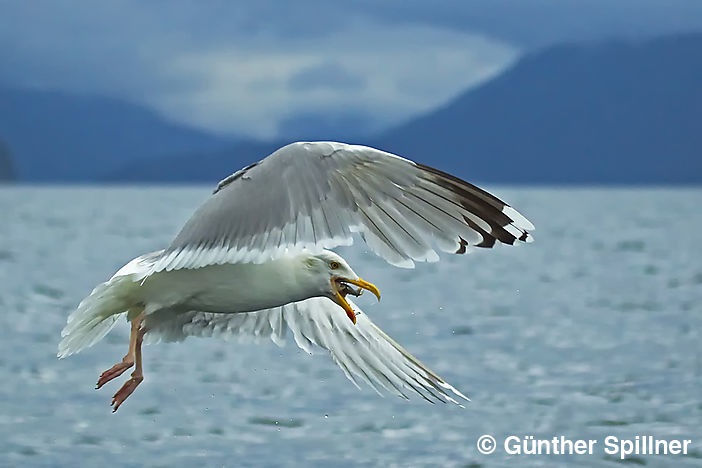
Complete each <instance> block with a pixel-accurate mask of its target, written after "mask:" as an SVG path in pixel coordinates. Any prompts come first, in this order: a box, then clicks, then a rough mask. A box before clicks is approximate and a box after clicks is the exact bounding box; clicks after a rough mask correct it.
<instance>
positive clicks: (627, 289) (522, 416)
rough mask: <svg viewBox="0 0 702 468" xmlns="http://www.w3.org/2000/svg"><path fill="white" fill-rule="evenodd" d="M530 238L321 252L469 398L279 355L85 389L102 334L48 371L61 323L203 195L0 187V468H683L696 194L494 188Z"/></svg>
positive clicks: (205, 344)
mask: <svg viewBox="0 0 702 468" xmlns="http://www.w3.org/2000/svg"><path fill="white" fill-rule="evenodd" d="M493 190H494V191H495V193H497V194H498V195H500V196H501V197H503V198H505V199H506V200H508V201H510V202H511V203H512V204H513V205H514V206H516V207H517V208H518V209H520V211H522V212H523V213H524V214H525V215H527V216H528V217H529V218H530V219H531V220H532V221H533V222H534V224H535V225H536V226H537V230H536V232H535V237H536V242H535V243H533V244H530V245H527V246H520V247H518V248H511V247H510V248H507V247H503V248H498V249H495V250H492V251H484V250H481V251H478V252H475V253H473V254H472V255H469V256H455V257H450V258H449V257H447V256H444V257H443V259H442V262H440V263H436V264H429V265H427V264H421V265H419V266H418V268H416V269H415V270H398V269H395V268H393V267H390V266H389V265H386V264H384V262H382V261H381V260H379V259H377V258H375V257H374V256H373V255H372V254H369V253H368V252H366V251H365V249H364V248H362V247H358V248H352V249H346V250H344V251H343V252H341V253H342V254H343V255H345V256H346V258H347V259H348V260H349V261H350V263H351V265H352V266H353V267H354V269H355V270H356V271H357V272H359V274H361V275H362V277H364V278H366V279H369V280H371V281H373V282H374V283H375V284H377V285H378V286H379V287H380V289H381V291H382V292H383V300H382V302H381V303H379V304H374V303H373V302H372V301H371V300H370V298H368V297H367V296H364V297H363V298H361V301H360V305H361V306H362V307H364V310H365V311H366V313H368V314H369V315H370V316H372V317H373V319H374V320H375V322H376V323H377V324H378V325H380V326H381V327H382V328H383V329H384V330H385V331H387V332H388V333H389V334H390V335H391V336H393V337H394V338H395V339H396V340H397V341H399V342H400V343H402V344H403V345H404V346H405V347H406V348H408V349H409V350H410V351H411V352H412V353H414V354H415V355H417V356H418V357H419V358H420V359H421V360H422V361H424V362H425V363H426V364H428V365H429V366H430V367H432V368H433V369H434V370H436V371H437V373H439V374H440V375H442V376H443V377H444V378H445V379H446V380H448V381H449V382H451V383H452V384H453V385H455V386H456V387H458V388H459V389H461V390H462V391H463V392H465V393H467V394H468V395H469V396H470V397H471V398H472V403H470V404H469V405H468V406H467V408H466V409H461V408H458V407H455V406H448V405H429V404H427V403H426V402H423V401H422V400H417V399H415V400H412V401H409V402H406V401H403V400H400V399H398V398H395V397H390V396H388V397H386V398H380V397H379V396H377V395H376V394H375V393H374V392H373V391H372V390H370V389H365V388H364V389H363V391H358V390H357V389H356V388H355V387H354V386H353V385H352V384H351V383H349V382H348V381H347V380H346V379H345V378H344V376H343V374H342V373H341V372H340V371H339V370H338V369H337V368H336V367H335V365H334V364H333V363H332V362H331V360H329V359H328V358H327V357H326V356H325V355H324V354H323V353H321V352H320V353H318V354H316V355H314V356H309V355H307V354H306V353H304V352H302V351H300V350H298V349H297V348H296V347H295V346H294V343H288V345H287V346H286V347H285V348H282V349H281V348H277V347H276V346H275V345H273V344H272V343H270V342H264V343H261V344H258V345H257V344H254V343H240V342H236V341H232V342H225V341H217V340H205V339H190V340H188V341H186V342H184V343H180V344H162V345H156V346H151V347H147V348H145V352H144V354H145V373H146V374H145V375H146V380H145V381H144V383H143V384H142V385H141V387H139V389H138V390H137V391H136V392H135V394H134V395H133V396H132V397H131V398H130V399H129V400H127V402H126V403H125V404H124V405H123V407H122V408H121V409H120V410H119V412H118V413H117V414H111V413H110V407H109V403H110V398H111V396H112V393H114V391H116V389H117V388H118V387H119V385H121V380H123V379H119V380H118V381H115V382H111V383H110V384H108V385H107V386H106V387H105V388H104V389H102V390H100V391H96V390H94V389H93V387H94V384H95V381H96V378H97V376H98V375H99V373H100V372H101V371H103V370H104V369H106V368H107V367H109V366H111V365H112V364H113V363H114V362H116V361H118V360H119V359H121V357H122V356H123V355H124V353H125V351H126V347H127V340H128V330H127V326H126V324H121V326H119V327H118V328H117V329H115V330H114V331H113V332H112V333H111V334H110V335H109V336H108V337H107V338H106V339H105V340H103V341H102V342H100V343H99V344H98V345H96V346H95V347H93V348H90V349H88V350H86V351H84V352H83V353H81V354H79V355H77V356H72V357H71V358H68V359H64V360H61V361H59V360H57V359H56V357H55V354H56V345H57V342H58V340H59V334H60V330H61V328H62V327H63V324H64V322H65V319H66V316H67V315H68V313H69V312H70V311H71V310H72V309H73V308H74V307H75V306H76V304H77V303H78V302H79V301H80V299H81V298H82V297H83V296H85V295H86V294H88V293H89V292H90V290H91V289H92V287H93V286H94V285H95V284H96V283H98V282H101V281H104V280H105V279H107V278H108V277H109V276H110V275H111V274H112V273H113V272H114V271H115V270H116V269H118V268H119V267H120V266H121V265H122V264H124V263H125V262H126V261H128V260H130V259H131V258H132V257H134V256H137V255H139V254H141V253H144V252H147V251H151V250H155V249H158V248H163V247H164V246H165V245H166V244H168V242H169V240H170V239H171V238H172V236H173V235H174V234H175V232H176V231H177V229H178V228H179V227H180V225H181V224H182V223H183V222H184V221H185V219H186V218H187V217H188V216H189V214H190V213H191V211H192V210H193V209H194V208H195V207H196V206H197V204H198V203H199V202H201V201H202V200H203V199H204V198H205V197H206V196H207V194H208V193H209V188H208V187H195V188H163V187H154V188H138V189H135V188H120V189H99V188H39V187H5V188H0V310H1V312H0V465H7V466H98V465H99V464H102V465H104V466H142V465H147V466H253V465H267V466H303V465H304V466H332V465H334V466H345V465H351V466H356V465H361V466H368V465H379V466H460V467H463V466H506V465H511V466H525V465H545V466H546V465H549V466H550V465H553V466H558V465H563V464H566V463H573V464H575V463H578V464H582V465H584V466H594V465H603V466H618V462H617V460H616V458H612V457H610V456H607V455H605V454H604V453H603V451H602V450H601V447H600V450H596V452H595V454H594V455H585V456H562V457H548V456H540V457H525V456H521V457H508V456H507V455H506V454H505V453H504V451H503V450H502V449H501V447H500V448H498V450H497V451H496V452H495V453H494V454H493V455H489V456H488V455H481V454H480V453H478V451H477V450H476V447H475V442H476V439H477V438H478V437H479V436H480V435H482V434H492V435H494V436H495V437H496V438H497V439H498V441H500V440H502V439H504V438H505V437H506V436H507V435H510V434H517V435H534V436H536V437H540V438H551V437H553V436H554V435H565V436H566V437H569V438H572V439H578V438H580V439H598V440H600V446H601V444H602V442H601V441H602V439H603V438H604V437H605V436H606V435H617V436H619V437H633V436H635V435H639V434H646V435H648V434H651V435H654V436H656V437H658V438H689V439H692V440H693V446H692V447H691V448H692V450H691V453H690V454H688V455H687V456H677V457H675V458H671V457H661V456H658V457H656V456H640V457H634V458H633V459H632V460H630V461H633V462H634V463H636V464H644V465H648V466H700V465H702V398H701V396H702V344H701V342H700V327H701V326H702V306H701V305H700V302H701V301H702V255H700V253H699V252H700V232H702V211H701V210H700V203H701V202H702V190H699V189H686V190H666V189H656V190H633V189H632V190H629V189H619V190H609V189H608V190H600V189H593V190H585V189H578V190H558V189H529V188H500V187H496V188H493Z"/></svg>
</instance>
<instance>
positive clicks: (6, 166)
mask: <svg viewBox="0 0 702 468" xmlns="http://www.w3.org/2000/svg"><path fill="white" fill-rule="evenodd" d="M14 179H15V168H14V166H13V164H12V157H11V156H10V150H9V149H8V148H7V145H5V144H4V143H3V142H2V140H0V182H7V181H9V180H14Z"/></svg>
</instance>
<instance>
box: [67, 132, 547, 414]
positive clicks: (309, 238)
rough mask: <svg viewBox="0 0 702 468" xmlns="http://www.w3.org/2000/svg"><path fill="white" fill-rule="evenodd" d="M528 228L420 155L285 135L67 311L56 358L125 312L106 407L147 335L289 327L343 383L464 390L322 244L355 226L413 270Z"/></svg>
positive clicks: (339, 241)
mask: <svg viewBox="0 0 702 468" xmlns="http://www.w3.org/2000/svg"><path fill="white" fill-rule="evenodd" d="M533 229H534V226H533V225H532V224H531V223H530V222H529V221H528V220H527V219H526V218H525V217H524V216H522V215H521V214H519V213H518V212H517V211H516V210H514V209H513V208H511V207H510V206H509V205H507V204H506V203H504V202H502V201H501V200H499V199H498V198H496V197H494V196H493V195H491V194H489V193H487V192H485V191H484V190H481V189H479V188H478V187H476V186H474V185H472V184H470V183H468V182H465V181H463V180H461V179H459V178H456V177H453V176H451V175H449V174H446V173H444V172H441V171H439V170H436V169H433V168H430V167H428V166H424V165H421V164H417V163H414V162H412V161H410V160H407V159H404V158H401V157H399V156H396V155H393V154H390V153H386V152H383V151H380V150H377V149H373V148H369V147H366V146H358V145H347V144H343V143H336V142H298V143H292V144H290V145H287V146H284V147H283V148H280V149H279V150H277V151H275V152H274V153H273V154H271V155H270V156H268V157H267V158H265V159H263V160H261V161H259V162H258V163H255V164H252V165H250V166H248V167H246V168H244V169H242V170H240V171H237V172H235V173H234V174H232V175H231V176H229V177H227V178H225V179H224V180H222V181H221V182H220V183H219V185H218V186H217V188H216V189H215V191H214V193H213V195H212V196H211V197H210V198H209V199H208V200H207V201H206V202H205V203H204V204H203V205H202V206H200V208H199V209H198V210H197V211H196V212H195V213H194V214H193V216H192V217H191V218H190V219H189V220H188V221H187V222H186V224H185V226H183V228H182V230H181V231H180V233H179V234H178V235H177V236H176V238H175V239H174V240H173V242H172V243H171V245H170V246H168V247H167V248H166V249H164V250H161V251H158V252H153V253H150V254H146V255H142V256H140V257H138V258H135V259H134V260H132V261H131V262H129V263H128V264H127V265H125V266H124V267H122V268H121V269H120V270H119V271H118V272H117V273H116V274H115V275H114V276H113V277H112V278H111V279H110V280H109V281H108V282H106V283H103V284H101V285H99V286H97V287H96V288H95V290H94V291H93V292H92V294H91V295H90V296H88V297H87V298H86V299H84V300H83V301H82V302H81V304H80V305H79V306H78V309H77V310H76V311H75V312H73V313H72V314H71V315H70V317H69V318H68V323H67V325H66V327H65V328H64V330H63V332H62V336H63V339H62V340H61V342H60V344H59V354H58V355H59V357H65V356H68V355H70V354H73V353H76V352H78V351H80V350H82V349H83V348H85V347H88V346H91V345H93V344H94V343H96V342H97V341H99V340H100V339H101V338H102V337H104V336H105V335H106V334H107V333H108V332H109V331H110V329H111V328H112V326H113V325H114V324H115V322H116V320H117V319H118V318H119V317H120V316H123V315H125V316H126V317H127V320H129V321H130V323H131V335H130V343H129V350H128V352H127V354H126V355H125V357H124V358H123V360H122V361H121V362H119V363H117V364H115V365H114V366H113V367H112V368H110V369H108V370H107V371H105V372H103V374H102V375H101V376H100V378H99V380H98V384H97V387H98V388H100V387H101V386H102V385H104V384H105V383H106V382H108V381H110V380H112V379H114V378H116V377H118V376H119V375H121V374H122V373H123V372H124V371H126V370H127V369H128V368H130V367H132V366H133V365H135V370H134V372H133V373H132V377H131V378H130V379H129V380H128V381H127V382H126V383H125V384H124V386H123V387H122V388H121V389H120V390H119V391H118V392H117V393H116V394H115V395H114V397H113V400H112V405H113V410H115V411H116V410H117V408H119V406H120V405H121V404H122V403H123V402H124V400H125V399H126V398H127V397H128V396H129V395H131V393H132V392H133V391H134V389H135V388H136V387H137V386H138V385H139V383H141V381H142V380H143V369H142V354H141V345H142V342H143V341H144V340H146V341H147V342H149V341H159V340H167V341H179V340H182V339H184V338H185V337H187V336H223V337H227V336H233V335H242V334H246V335H254V336H269V337H270V338H271V339H272V340H273V341H274V342H276V343H278V344H280V343H281V342H282V340H283V339H284V335H285V331H286V329H287V330H290V331H291V332H292V335H293V337H294V339H295V342H296V343H297V344H298V345H299V346H300V347H301V348H303V349H305V350H307V351H311V349H312V348H313V347H314V346H318V347H321V348H324V349H326V350H327V351H328V352H329V353H330V355H331V357H332V359H333V360H334V361H335V362H336V363H337V364H338V365H339V367H341V369H342V370H343V371H344V373H345V374H346V376H347V377H348V378H349V379H351V381H352V382H354V383H356V382H357V380H358V379H360V380H362V381H364V382H366V383H367V384H368V385H370V386H371V387H373V388H374V389H376V390H377V391H379V390H380V389H384V390H386V391H389V392H391V393H395V394H397V395H399V396H402V397H405V398H407V397H408V394H410V393H416V394H419V395H421V396H422V397H423V398H424V399H426V400H428V401H431V402H434V401H443V402H447V401H451V402H454V403H458V399H461V398H462V399H467V398H466V397H465V396H464V395H463V394H461V393H460V392H459V391H458V390H456V389H455V388H453V387H452V386H451V385H449V384H447V383H446V382H445V381H443V380H442V379H441V378H440V377H439V376H437V375H436V374H435V373H433V372H432V371H431V370H429V369H428V368H427V367H426V366H424V365H423V364H422V363H421V362H419V361H418V360H417V359H416V358H414V357H413V356H412V355H411V354H409V353H408V352H407V351H406V350H404V349H403V348H402V347H401V346H400V345H398V344H397V343H395V342H394V341H393V340H392V339H391V338H390V337H388V336H387V335H386V334H385V333H383V332H382V331H381V330H380V329H378V328H377V327H376V326H375V325H374V324H373V323H372V322H371V321H370V319H369V318H368V317H367V316H366V315H365V314H362V313H361V311H360V310H359V309H358V307H357V306H355V304H353V302H351V301H350V300H349V299H348V298H347V296H349V295H353V296H358V295H360V294H361V292H362V291H363V290H364V289H365V290H368V291H370V292H372V293H373V294H375V295H376V296H377V297H378V299H380V292H379V291H378V289H377V288H376V287H375V286H374V285H372V284H371V283H368V282H366V281H364V280H362V279H361V278H359V276H358V275H357V274H356V273H355V272H354V271H353V270H352V269H351V267H350V266H349V265H348V263H347V262H346V261H345V260H344V259H343V258H341V257H340V256H339V255H337V254H336V253H334V252H331V251H329V250H327V249H331V248H334V247H338V246H341V245H350V244H351V243H352V242H353V239H354V234H355V233H357V234H358V235H359V236H360V237H361V238H362V239H363V240H364V241H365V242H366V244H367V245H368V246H369V248H370V249H371V250H373V251H374V252H375V253H376V254H378V255H379V256H381V257H382V258H384V259H385V260H386V261H388V262H389V263H390V264H392V265H395V266H398V267H405V268H411V267H413V266H414V262H416V261H436V260H438V258H439V257H438V254H437V251H436V249H439V250H442V251H445V252H451V253H457V254H462V253H465V252H466V251H467V249H468V248H470V246H477V247H492V246H494V245H495V244H496V243H497V242H500V243H504V244H514V243H517V242H531V241H532V237H531V235H530V234H529V231H531V230H533ZM349 319H350V320H349Z"/></svg>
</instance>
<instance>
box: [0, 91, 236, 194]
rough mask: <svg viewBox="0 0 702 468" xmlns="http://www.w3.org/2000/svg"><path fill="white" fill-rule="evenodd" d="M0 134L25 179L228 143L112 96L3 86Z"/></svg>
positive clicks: (91, 172) (77, 174) (91, 173)
mask: <svg viewBox="0 0 702 468" xmlns="http://www.w3.org/2000/svg"><path fill="white" fill-rule="evenodd" d="M0 135H3V138H5V140H6V142H7V144H8V145H9V146H10V147H11V148H12V152H13V155H14V161H15V166H16V172H17V175H18V178H20V179H22V180H27V181H84V180H94V179H95V178H96V177H97V176H98V175H102V174H105V173H107V172H110V171H111V170H116V169H117V168H119V167H122V166H124V165H125V164H126V163H127V161H131V160H143V161H148V160H149V159H151V158H157V157H159V156H163V155H167V154H173V153H176V152H183V151H195V150H197V151H211V150H213V149H216V148H220V147H223V146H225V145H227V146H229V145H231V143H232V140H226V139H224V138H220V137H216V136H213V135H211V134H208V133H206V132H202V131H199V130H194V129H192V128H189V127H186V126H183V125H178V124H175V123H170V122H167V121H165V120H164V119H163V118H161V117H160V116H158V115H157V114H156V113H154V112H153V111H150V110H148V109H146V108H145V107H142V106H138V105H134V104H131V103H128V102H125V101H121V100H118V99H112V98H105V97H96V96H82V95H75V94H68V93H63V92H56V91H35V90H26V89H17V88H10V87H3V86H0Z"/></svg>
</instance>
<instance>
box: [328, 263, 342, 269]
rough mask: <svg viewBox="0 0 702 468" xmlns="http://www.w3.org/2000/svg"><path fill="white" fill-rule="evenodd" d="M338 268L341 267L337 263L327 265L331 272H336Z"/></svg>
mask: <svg viewBox="0 0 702 468" xmlns="http://www.w3.org/2000/svg"><path fill="white" fill-rule="evenodd" d="M340 266H341V265H339V262H331V263H330V264H329V267H330V268H331V269H332V270H338V269H339V267H340Z"/></svg>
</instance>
